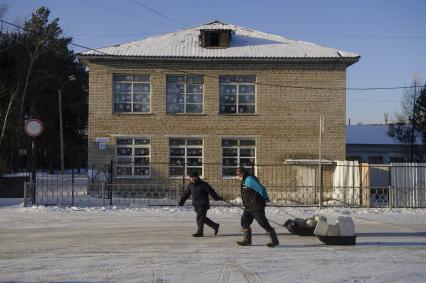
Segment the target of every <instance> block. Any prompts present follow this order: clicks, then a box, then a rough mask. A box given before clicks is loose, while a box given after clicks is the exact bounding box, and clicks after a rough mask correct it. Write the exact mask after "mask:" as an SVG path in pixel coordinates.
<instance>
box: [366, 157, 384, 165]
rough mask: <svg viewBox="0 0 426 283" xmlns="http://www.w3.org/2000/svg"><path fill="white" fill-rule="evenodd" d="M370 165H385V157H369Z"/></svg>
mask: <svg viewBox="0 0 426 283" xmlns="http://www.w3.org/2000/svg"><path fill="white" fill-rule="evenodd" d="M368 163H370V164H383V157H382V156H369V157H368Z"/></svg>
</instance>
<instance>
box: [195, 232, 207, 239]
mask: <svg viewBox="0 0 426 283" xmlns="http://www.w3.org/2000/svg"><path fill="white" fill-rule="evenodd" d="M203 236H204V235H203V232H197V233H194V234H192V237H196V238H198V237H203Z"/></svg>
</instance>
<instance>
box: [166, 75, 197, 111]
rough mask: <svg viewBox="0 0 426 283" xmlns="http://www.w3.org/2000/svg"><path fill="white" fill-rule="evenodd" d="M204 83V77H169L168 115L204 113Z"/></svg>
mask: <svg viewBox="0 0 426 283" xmlns="http://www.w3.org/2000/svg"><path fill="white" fill-rule="evenodd" d="M203 83H204V79H203V76H183V75H182V76H178V75H169V76H167V113H168V114H177V113H202V112H203Z"/></svg>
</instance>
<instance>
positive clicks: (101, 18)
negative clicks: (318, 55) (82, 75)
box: [0, 0, 426, 124]
mask: <svg viewBox="0 0 426 283" xmlns="http://www.w3.org/2000/svg"><path fill="white" fill-rule="evenodd" d="M0 3H1V4H7V5H8V10H7V13H6V15H5V16H4V19H5V20H7V21H11V22H14V23H16V22H17V21H23V20H25V19H28V18H29V17H30V15H31V13H32V12H33V11H34V10H35V9H37V8H38V7H40V6H47V7H49V9H50V10H51V17H52V19H53V18H55V17H57V18H59V23H60V25H61V27H62V28H63V30H64V33H65V34H66V35H68V36H72V37H73V39H74V40H73V42H74V43H76V44H79V45H83V46H87V47H91V48H96V47H103V46H108V45H113V44H118V43H123V42H130V41H135V40H139V39H142V38H145V37H148V36H155V35H158V34H163V33H167V32H172V31H175V30H178V29H181V28H184V27H185V26H183V25H182V24H184V25H186V26H195V25H199V24H203V23H207V22H211V21H213V20H221V21H223V22H226V23H230V24H236V25H240V26H243V27H247V28H251V29H255V30H259V31H263V32H267V33H272V34H277V35H281V36H285V37H287V38H290V39H296V40H303V41H307V42H312V43H316V44H319V45H323V46H327V47H333V48H336V49H341V50H345V51H350V52H354V53H357V54H359V55H361V59H360V61H359V62H358V63H356V64H355V65H352V66H351V67H349V68H348V72H347V87H350V88H369V87H398V86H409V85H411V84H412V81H413V78H414V76H415V75H416V76H417V77H418V78H420V80H421V81H422V82H424V81H425V80H426V17H425V12H426V0H374V1H369V0H346V1H343V0H323V1H319V0H316V1H315V0H311V1H305V0H299V1H278V0H275V1H273V0H262V1H260V0H235V1H230V0H228V1H225V0H214V1H212V0H210V1H208V0H180V1H177V0H175V1H165V0H120V1H118V0H117V1H113V0H73V1H66V0H31V1H30V0H1V1H0ZM144 6H146V7H149V8H151V9H153V10H154V11H155V12H158V13H159V14H161V15H162V16H160V15H158V14H156V13H155V12H153V11H150V10H149V9H147V8H146V7H144ZM167 18H169V19H167ZM76 51H82V49H78V50H76ZM403 92H404V90H401V89H397V90H376V91H372V90H371V91H355V90H348V91H347V107H346V113H347V115H346V116H347V120H348V119H349V118H350V120H351V124H356V123H358V122H362V123H383V121H384V113H385V112H387V113H389V114H390V118H391V119H392V118H393V117H394V114H395V113H397V112H398V111H399V109H400V101H401V97H402V94H403Z"/></svg>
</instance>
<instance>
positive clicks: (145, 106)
mask: <svg viewBox="0 0 426 283" xmlns="http://www.w3.org/2000/svg"><path fill="white" fill-rule="evenodd" d="M150 93H151V85H150V77H149V75H113V97H114V98H113V99H114V112H116V113H149V112H150V111H151V107H150V104H151V99H150V97H151V95H150Z"/></svg>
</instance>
